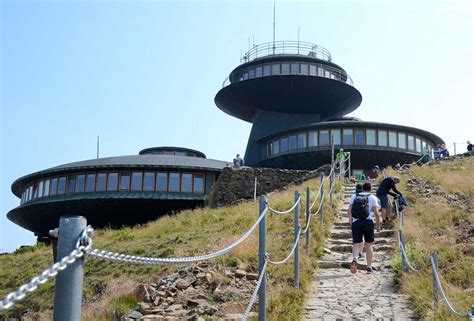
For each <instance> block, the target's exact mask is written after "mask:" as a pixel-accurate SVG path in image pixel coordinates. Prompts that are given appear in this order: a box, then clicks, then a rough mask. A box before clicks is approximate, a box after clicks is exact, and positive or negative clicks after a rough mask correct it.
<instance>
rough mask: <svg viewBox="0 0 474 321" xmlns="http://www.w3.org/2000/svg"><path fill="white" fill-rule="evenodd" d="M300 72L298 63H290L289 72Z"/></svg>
mask: <svg viewBox="0 0 474 321" xmlns="http://www.w3.org/2000/svg"><path fill="white" fill-rule="evenodd" d="M299 73H300V65H299V64H291V74H292V75H298V74H299Z"/></svg>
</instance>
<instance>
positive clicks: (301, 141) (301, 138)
mask: <svg viewBox="0 0 474 321" xmlns="http://www.w3.org/2000/svg"><path fill="white" fill-rule="evenodd" d="M298 148H306V133H304V134H298Z"/></svg>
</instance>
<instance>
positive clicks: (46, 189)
mask: <svg viewBox="0 0 474 321" xmlns="http://www.w3.org/2000/svg"><path fill="white" fill-rule="evenodd" d="M49 182H50V180H49V179H47V180H45V181H44V192H43V196H49Z"/></svg>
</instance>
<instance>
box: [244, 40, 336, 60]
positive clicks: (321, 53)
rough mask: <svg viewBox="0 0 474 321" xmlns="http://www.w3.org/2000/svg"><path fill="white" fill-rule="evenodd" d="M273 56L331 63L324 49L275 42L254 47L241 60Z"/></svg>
mask: <svg viewBox="0 0 474 321" xmlns="http://www.w3.org/2000/svg"><path fill="white" fill-rule="evenodd" d="M274 55H300V56H307V57H312V58H317V59H322V60H326V61H331V59H332V58H331V53H330V52H329V50H327V49H326V48H324V47H322V46H319V45H317V44H314V43H311V42H305V41H275V42H266V43H262V44H259V45H254V46H253V47H252V49H250V50H249V51H247V52H246V53H245V54H244V55H243V56H242V58H241V61H242V62H249V61H252V60H255V59H257V58H262V57H266V56H274Z"/></svg>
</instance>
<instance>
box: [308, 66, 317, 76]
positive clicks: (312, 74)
mask: <svg viewBox="0 0 474 321" xmlns="http://www.w3.org/2000/svg"><path fill="white" fill-rule="evenodd" d="M309 74H310V75H311V76H316V66H315V65H310V66H309Z"/></svg>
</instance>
